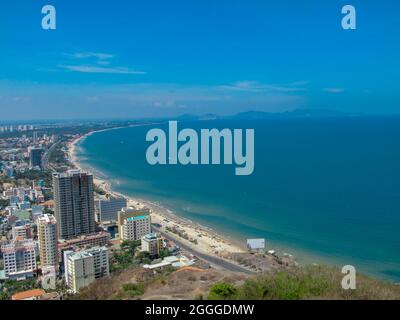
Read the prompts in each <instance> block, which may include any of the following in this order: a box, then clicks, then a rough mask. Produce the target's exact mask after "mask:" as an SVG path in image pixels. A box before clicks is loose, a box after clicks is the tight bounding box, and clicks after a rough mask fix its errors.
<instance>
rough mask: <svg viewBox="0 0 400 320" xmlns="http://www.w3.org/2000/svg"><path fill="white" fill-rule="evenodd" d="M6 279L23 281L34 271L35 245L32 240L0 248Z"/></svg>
mask: <svg viewBox="0 0 400 320" xmlns="http://www.w3.org/2000/svg"><path fill="white" fill-rule="evenodd" d="M1 252H2V253H3V260H4V270H5V275H6V277H7V278H11V279H25V278H29V277H32V276H33V273H34V271H35V270H36V267H37V266H36V254H35V243H34V242H33V241H32V240H23V241H13V242H11V243H10V244H6V245H3V246H1Z"/></svg>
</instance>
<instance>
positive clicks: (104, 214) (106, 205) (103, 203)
mask: <svg viewBox="0 0 400 320" xmlns="http://www.w3.org/2000/svg"><path fill="white" fill-rule="evenodd" d="M126 205H127V201H126V199H125V198H109V199H100V200H97V201H96V202H95V210H96V220H97V222H105V221H117V218H118V211H120V210H121V209H122V208H125V207H126Z"/></svg>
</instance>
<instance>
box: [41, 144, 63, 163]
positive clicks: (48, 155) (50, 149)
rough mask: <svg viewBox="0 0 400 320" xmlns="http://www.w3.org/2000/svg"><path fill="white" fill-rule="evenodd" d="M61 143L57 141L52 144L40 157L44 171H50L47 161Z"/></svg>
mask: <svg viewBox="0 0 400 320" xmlns="http://www.w3.org/2000/svg"><path fill="white" fill-rule="evenodd" d="M61 142H62V140H58V141H57V142H55V143H53V144H52V145H51V146H50V148H49V149H47V150H46V152H45V153H44V155H43V157H42V166H43V169H45V170H52V169H53V168H52V167H51V165H50V162H49V159H50V155H51V153H52V152H53V151H54V150H55V148H56V147H57V146H58V145H59V144H60V143H61Z"/></svg>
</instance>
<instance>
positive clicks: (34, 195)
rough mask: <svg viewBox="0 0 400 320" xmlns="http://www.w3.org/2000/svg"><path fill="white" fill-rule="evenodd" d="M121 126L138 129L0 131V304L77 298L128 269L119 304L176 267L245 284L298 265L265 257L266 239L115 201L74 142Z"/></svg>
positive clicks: (126, 200)
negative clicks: (241, 237) (237, 238)
mask: <svg viewBox="0 0 400 320" xmlns="http://www.w3.org/2000/svg"><path fill="white" fill-rule="evenodd" d="M121 125H122V126H133V125H140V124H135V123H123V124H121V123H113V124H104V123H96V124H84V125H82V124H77V125H73V126H71V125H70V124H64V125H60V124H56V125H55V124H52V125H50V126H46V125H40V126H35V125H18V126H17V125H10V126H2V127H1V128H0V161H1V162H0V163H1V165H0V170H1V175H0V191H1V197H0V214H1V215H0V232H1V239H0V241H1V255H0V257H1V260H0V266H1V268H0V298H1V299H2V300H7V299H11V300H60V299H74V298H80V297H82V298H83V297H84V295H85V294H86V295H90V294H92V292H94V291H95V290H96V289H95V288H96V284H98V283H101V282H100V280H101V279H103V282H106V281H105V280H104V279H113V277H114V278H115V277H118V275H119V274H123V273H126V270H130V273H131V275H130V276H132V278H135V279H138V278H140V279H141V280H135V281H133V283H129V282H128V283H125V284H123V285H122V289H120V290H119V292H116V293H114V294H116V295H118V296H119V297H121V298H124V297H125V298H135V297H139V296H143V294H144V289H143V287H144V285H143V283H144V282H149V281H150V280H149V279H153V278H155V277H160V276H163V275H168V274H170V273H173V272H174V271H177V270H180V271H183V270H184V271H185V272H186V273H194V274H197V273H199V272H200V273H201V272H205V274H207V272H217V274H219V275H221V270H222V271H223V272H224V271H225V272H227V273H228V274H229V273H231V274H232V275H233V274H240V275H241V276H242V277H248V276H250V275H252V274H255V273H257V272H265V271H270V270H272V269H274V268H278V266H280V267H281V266H287V267H289V266H293V265H296V262H295V260H294V258H293V257H292V256H291V255H289V254H284V255H283V256H282V257H280V258H279V257H278V255H277V254H276V252H275V251H274V250H269V252H266V251H265V243H264V240H263V239H254V240H249V241H248V245H247V248H246V246H245V244H243V245H242V246H241V245H240V244H234V243H232V242H230V241H229V240H226V239H223V238H222V237H220V236H218V235H217V234H215V233H213V232H212V230H210V229H207V228H205V227H203V226H200V225H196V224H195V223H192V222H190V221H185V220H184V219H179V218H178V217H176V216H174V215H173V214H171V212H169V210H166V209H164V208H162V207H161V206H160V205H158V204H156V203H151V202H146V201H143V200H139V199H133V198H127V197H125V196H123V195H121V194H118V193H117V192H114V191H113V190H111V187H110V185H109V184H108V183H107V182H106V181H105V180H104V179H101V178H99V177H96V176H93V174H91V173H90V172H89V171H87V170H85V169H84V168H82V167H81V166H80V164H79V162H78V161H77V159H76V158H75V153H74V151H75V147H76V145H77V143H78V142H79V141H81V140H82V139H83V138H85V137H86V136H88V135H90V134H92V133H94V132H96V131H102V130H107V129H113V128H117V127H120V126H121ZM77 132H79V133H77ZM260 243H262V244H261V245H260ZM181 274H182V275H183V273H181ZM116 275H117V276H116ZM213 277H215V274H214V275H213ZM110 281H111V280H110ZM112 281H113V280H112ZM168 294H170V293H168ZM166 295H167V294H166ZM197 295H201V293H197ZM171 297H172V295H171Z"/></svg>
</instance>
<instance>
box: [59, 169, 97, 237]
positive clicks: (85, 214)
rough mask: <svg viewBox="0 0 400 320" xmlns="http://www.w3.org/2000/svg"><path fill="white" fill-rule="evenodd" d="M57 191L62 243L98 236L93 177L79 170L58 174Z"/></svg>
mask: <svg viewBox="0 0 400 320" xmlns="http://www.w3.org/2000/svg"><path fill="white" fill-rule="evenodd" d="M53 189H54V207H55V217H56V220H57V226H58V236H59V237H60V239H72V238H75V237H77V236H80V235H85V234H91V233H94V232H95V212H94V194H93V176H92V175H91V174H87V173H84V172H81V171H79V170H70V171H68V172H67V173H55V174H53Z"/></svg>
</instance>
